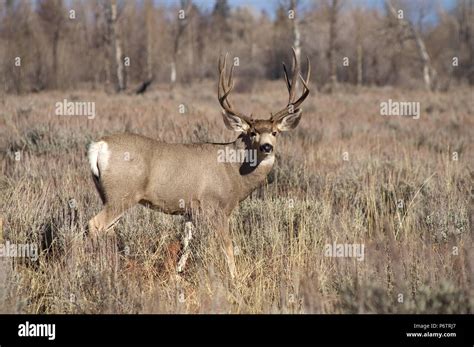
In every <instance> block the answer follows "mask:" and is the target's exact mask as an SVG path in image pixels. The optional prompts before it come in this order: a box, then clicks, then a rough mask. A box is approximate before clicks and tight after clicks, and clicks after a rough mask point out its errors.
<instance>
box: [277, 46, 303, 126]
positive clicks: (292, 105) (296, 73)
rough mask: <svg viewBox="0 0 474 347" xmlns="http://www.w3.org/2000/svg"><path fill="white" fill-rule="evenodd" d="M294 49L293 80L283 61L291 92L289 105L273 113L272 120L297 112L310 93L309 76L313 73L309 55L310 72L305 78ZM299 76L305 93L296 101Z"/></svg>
mask: <svg viewBox="0 0 474 347" xmlns="http://www.w3.org/2000/svg"><path fill="white" fill-rule="evenodd" d="M292 50H293V69H292V72H291V74H292V76H291V81H290V79H289V77H288V71H287V69H286V65H285V63H283V71H284V73H285V75H284V77H285V82H286V87H287V88H288V94H289V96H288V105H287V106H286V107H285V108H284V109H282V110H280V111H278V112H277V113H275V114H272V115H271V117H270V120H272V121H275V120H279V119H281V118H283V117H285V116H287V115H289V114H290V113H296V112H297V111H298V109H299V106H300V105H301V104H302V103H303V101H304V100H305V99H306V97H307V96H308V94H309V88H308V84H309V77H310V75H311V64H310V61H309V57H307V58H306V59H307V61H308V73H307V75H306V80H305V79H304V78H303V76H301V71H300V66H299V63H298V59H297V58H296V51H295V49H294V48H292ZM298 77H299V78H300V80H301V83H303V87H304V88H303V94H301V96H300V97H299V98H298V100H296V101H295V100H294V99H295V93H296V84H297V82H298Z"/></svg>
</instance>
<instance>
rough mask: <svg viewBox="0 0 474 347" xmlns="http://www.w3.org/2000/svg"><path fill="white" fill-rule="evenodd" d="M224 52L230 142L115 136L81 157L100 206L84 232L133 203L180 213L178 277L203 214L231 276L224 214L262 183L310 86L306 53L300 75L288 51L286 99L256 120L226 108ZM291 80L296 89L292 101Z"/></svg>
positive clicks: (222, 97)
mask: <svg viewBox="0 0 474 347" xmlns="http://www.w3.org/2000/svg"><path fill="white" fill-rule="evenodd" d="M227 55H228V54H225V56H224V58H222V55H221V56H220V57H219V61H218V72H219V78H218V87H217V95H218V101H219V104H220V106H221V108H222V117H223V121H224V125H225V126H226V127H227V129H229V130H232V131H234V132H237V133H238V136H237V138H236V140H235V141H232V142H228V143H188V144H179V143H178V144H177V143H165V142H159V141H157V140H154V139H151V138H148V137H144V136H141V135H138V134H132V133H120V134H113V135H109V136H104V137H102V138H101V139H100V140H98V141H97V142H92V143H91V144H90V146H89V149H88V159H89V164H90V168H91V171H92V178H93V181H94V183H95V186H96V189H97V191H98V193H99V196H100V198H101V200H102V203H103V209H102V210H101V211H100V212H99V213H98V214H97V215H96V216H94V217H93V218H92V219H91V220H90V221H89V223H88V231H89V233H91V234H92V235H99V234H101V233H104V232H107V231H110V230H112V229H113V227H114V226H115V225H116V223H117V222H118V221H119V219H120V218H121V216H122V215H123V214H124V213H125V211H127V210H128V209H130V208H131V207H133V206H135V205H138V204H140V205H143V206H146V207H149V208H152V209H154V210H158V211H161V212H163V213H166V214H172V215H183V216H185V233H184V238H183V241H182V243H183V248H182V251H181V252H180V255H179V261H178V262H177V268H176V271H177V272H178V274H179V273H181V272H183V271H184V267H185V264H186V260H187V258H188V257H189V254H190V249H189V245H190V242H191V240H192V237H193V231H194V230H195V229H194V228H195V225H196V222H197V217H196V216H197V215H200V216H207V217H208V218H206V221H207V222H208V223H209V227H210V230H213V232H216V233H217V236H218V239H219V240H220V241H219V242H220V245H221V247H222V250H223V252H224V256H225V259H226V263H227V266H228V270H229V272H230V276H231V278H232V279H234V278H235V277H236V275H237V271H236V265H235V259H234V247H233V241H232V238H231V235H230V230H229V218H230V215H231V213H232V211H233V210H234V209H235V208H236V206H237V205H238V204H239V203H240V202H241V201H243V200H245V199H246V198H247V197H248V196H249V195H250V194H251V193H252V192H253V191H254V190H255V189H257V188H258V187H259V186H261V185H262V184H263V183H264V182H265V181H266V178H267V176H268V175H269V173H270V171H271V170H272V168H273V166H274V163H275V150H276V144H277V137H278V135H279V134H280V133H282V132H286V131H289V130H292V129H294V128H295V127H296V126H297V125H298V124H299V122H300V120H301V116H302V109H301V104H302V103H303V101H304V100H305V99H306V98H307V96H308V94H309V91H310V89H309V79H310V74H311V65H310V60H309V58H308V57H307V73H306V77H305V78H303V76H302V74H301V71H300V67H299V62H298V59H297V56H296V52H295V49H294V48H293V56H292V58H293V63H292V71H291V73H290V75H291V76H290V75H289V74H288V70H287V67H286V65H285V63H283V72H284V79H285V83H286V87H287V89H288V94H289V96H288V103H287V105H286V106H285V107H284V108H282V109H281V110H279V111H278V112H276V113H270V117H269V118H263V119H262V118H254V117H253V116H252V114H250V115H246V114H243V113H241V112H238V111H237V110H236V109H235V108H234V107H233V105H232V103H231V101H230V98H229V95H230V93H231V91H232V89H233V87H234V81H233V70H234V66H235V65H234V64H231V67H230V72H229V74H228V75H227V70H228V68H227ZM298 81H301V84H302V88H301V89H302V92H301V95H299V97H298V98H297V95H296V90H297V88H296V87H297V84H298ZM239 152H240V153H242V152H243V153H244V155H243V156H240V158H239V160H218V158H219V156H220V155H221V154H222V153H239ZM252 154H254V155H253V156H252ZM237 157H238V156H236V158H237ZM229 158H232V156H230V157H229ZM251 158H253V160H250V159H251Z"/></svg>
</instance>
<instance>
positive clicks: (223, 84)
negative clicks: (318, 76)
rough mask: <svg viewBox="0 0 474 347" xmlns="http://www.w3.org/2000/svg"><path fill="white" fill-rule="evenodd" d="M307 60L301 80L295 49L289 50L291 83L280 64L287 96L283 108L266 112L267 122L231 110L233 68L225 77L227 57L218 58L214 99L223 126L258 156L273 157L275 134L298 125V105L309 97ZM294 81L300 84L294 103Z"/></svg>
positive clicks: (299, 111)
mask: <svg viewBox="0 0 474 347" xmlns="http://www.w3.org/2000/svg"><path fill="white" fill-rule="evenodd" d="M307 60H308V72H307V75H306V79H304V78H303V76H302V75H301V72H300V68H299V63H298V59H297V57H296V52H295V49H294V48H293V66H292V72H291V80H290V77H289V76H288V71H287V68H286V65H285V63H283V71H284V77H285V82H286V86H287V88H288V93H289V97H288V104H287V106H286V107H285V108H283V109H281V110H280V111H278V112H276V113H270V118H268V119H254V118H253V117H252V115H250V116H247V115H244V114H242V113H239V112H237V111H236V110H235V109H234V108H233V106H232V104H231V102H230V100H229V94H230V92H231V91H232V88H233V86H234V82H233V79H232V74H233V70H234V65H233V64H232V66H231V68H230V73H229V76H228V78H226V65H227V63H226V62H227V54H226V55H225V56H224V59H222V57H221V58H220V59H219V85H218V98H219V103H220V104H221V106H222V109H223V110H222V116H223V118H224V123H225V125H226V127H227V128H228V129H230V130H234V131H238V132H241V133H242V135H241V136H242V137H243V138H244V141H245V142H246V143H249V145H250V147H251V148H252V149H255V150H257V151H258V154H259V156H260V157H266V156H270V155H273V153H274V150H275V146H276V142H277V135H278V134H279V133H280V132H282V131H288V130H292V129H294V128H295V127H296V126H297V125H298V123H299V122H300V119H301V115H302V110H301V108H300V106H301V104H302V103H303V101H304V100H305V99H306V97H307V96H308V94H309V88H308V84H309V77H310V74H311V66H310V62H309V58H307ZM298 79H300V80H301V83H302V84H303V92H302V94H301V95H300V97H299V98H298V99H297V100H295V99H296V86H297V82H298Z"/></svg>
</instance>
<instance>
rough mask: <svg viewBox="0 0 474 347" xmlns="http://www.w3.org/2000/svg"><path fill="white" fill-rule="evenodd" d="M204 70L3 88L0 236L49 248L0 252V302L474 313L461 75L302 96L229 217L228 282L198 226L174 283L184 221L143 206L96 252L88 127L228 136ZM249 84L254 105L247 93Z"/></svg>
mask: <svg viewBox="0 0 474 347" xmlns="http://www.w3.org/2000/svg"><path fill="white" fill-rule="evenodd" d="M211 85H212V88H211ZM214 87H215V86H214V83H211V82H206V81H204V82H202V83H200V84H198V83H195V84H193V85H192V87H190V88H188V89H183V88H181V87H180V86H176V88H175V90H174V91H173V93H174V96H173V98H171V97H170V95H169V94H168V93H167V92H161V91H160V88H157V89H153V90H151V91H150V92H148V93H147V94H145V95H142V96H131V95H113V96H111V95H106V94H104V93H101V92H96V93H91V92H75V93H74V95H70V94H68V93H59V92H48V93H43V94H33V95H23V96H21V95H20V96H13V95H12V96H5V97H4V99H3V104H2V107H1V108H0V125H1V127H0V146H1V150H2V151H1V154H2V157H1V161H0V165H1V176H0V192H1V194H0V217H1V218H2V219H3V228H4V230H3V239H4V240H9V241H10V242H12V243H26V242H34V243H38V244H40V245H41V249H42V251H41V254H40V257H39V259H38V261H36V262H33V261H29V260H28V259H26V260H24V259H23V260H20V259H17V258H2V259H0V269H1V270H0V276H1V277H2V281H0V283H1V285H0V311H1V312H4V313H5V312H12V313H25V312H26V313H180V312H182V313H210V312H212V313H228V312H232V313H285V312H289V313H303V312H305V313H310V312H315V313H472V312H473V304H474V302H473V297H474V295H473V283H472V281H473V276H472V274H473V267H474V257H473V253H472V230H471V228H472V226H471V223H472V214H473V211H472V209H473V201H472V189H473V188H472V179H473V168H472V163H473V162H474V160H473V159H474V158H473V148H472V138H474V124H473V119H472V113H473V109H474V104H473V100H472V89H468V88H458V89H456V90H452V91H450V92H448V93H428V92H424V91H416V90H411V91H403V90H399V89H392V88H381V89H372V88H360V89H354V90H350V91H341V92H337V91H336V92H334V93H333V94H332V95H324V94H316V95H315V94H313V95H312V96H310V98H309V99H308V100H307V105H306V108H305V109H304V115H303V120H302V121H301V124H300V125H299V127H298V128H297V130H295V131H294V132H293V133H291V134H285V135H283V136H282V138H281V139H280V140H279V148H278V149H277V153H278V160H277V163H276V165H275V172H274V173H273V182H272V183H269V184H267V185H266V186H264V187H263V188H262V189H260V190H258V191H256V192H255V193H254V194H253V195H252V196H251V197H250V198H249V199H247V200H246V201H244V202H243V203H242V204H241V205H240V207H239V208H238V210H236V211H235V213H234V214H233V216H232V220H231V227H232V234H233V238H234V241H235V250H236V262H237V270H238V273H239V275H238V279H237V280H236V281H235V282H234V283H232V282H231V281H230V278H229V275H228V271H227V268H226V263H225V259H223V256H222V252H221V251H220V249H219V246H218V243H217V242H216V240H215V238H214V235H212V234H211V233H208V232H207V231H206V230H199V233H200V237H199V242H196V243H195V244H193V245H192V246H193V254H192V259H191V260H192V261H191V263H190V266H189V268H188V269H187V271H186V273H185V275H184V281H181V282H176V281H175V279H174V276H173V271H172V268H173V258H175V257H176V253H177V252H178V251H179V247H178V245H179V243H178V242H177V240H179V239H180V236H181V233H182V231H183V225H184V223H183V220H182V219H181V218H180V217H172V216H167V215H164V214H161V213H157V212H153V211H151V210H147V209H145V208H143V207H135V208H133V209H132V210H131V211H129V212H128V213H127V214H126V215H125V216H124V218H123V219H122V221H121V222H120V223H119V224H118V226H117V227H116V229H115V230H116V242H115V244H116V247H110V248H108V249H109V252H110V253H111V254H107V255H106V256H107V257H109V258H110V259H112V260H113V261H112V262H109V263H107V264H106V265H105V266H102V265H101V264H102V263H103V262H102V261H101V260H102V258H101V255H100V254H97V253H94V252H91V250H90V249H89V248H88V247H87V242H85V240H84V238H83V232H84V229H85V226H86V223H87V221H88V219H89V218H91V217H92V216H93V215H94V214H96V213H97V212H98V211H99V210H100V199H99V197H98V196H97V194H96V192H95V189H94V186H93V183H92V180H91V177H90V172H89V167H88V164H87V159H86V155H85V153H86V146H87V144H88V143H89V142H90V141H91V140H92V139H97V138H98V137H99V136H101V135H102V134H106V133H113V132H120V131H132V132H138V133H141V134H144V135H148V136H151V137H153V138H157V139H161V140H164V141H169V142H191V141H200V140H211V141H222V140H232V139H233V137H234V134H233V133H232V132H230V131H227V130H225V128H224V125H223V124H222V119H221V117H220V110H219V107H218V103H217V100H215V95H214V93H213V91H214V89H213V88H214ZM281 87H282V85H281V82H274V83H273V82H268V83H261V85H260V87H259V90H262V93H259V94H253V95H252V96H250V94H248V92H247V93H245V94H237V95H236V96H235V100H236V102H239V101H240V102H241V104H242V105H244V106H246V107H248V108H249V110H250V107H252V108H253V109H254V111H255V112H256V113H258V111H264V110H269V109H274V108H276V107H278V106H281V105H277V102H276V101H273V100H284V95H283V92H284V90H283V89H282V88H281ZM278 93H282V95H279V97H277V95H278ZM63 98H67V99H71V100H74V99H76V100H87V101H94V102H96V113H97V116H96V117H95V118H94V119H90V120H88V119H87V118H86V117H81V116H57V115H55V114H54V104H55V103H56V102H58V101H61V100H62V99H63ZM389 98H391V99H394V100H418V101H420V103H421V117H420V119H418V120H415V119H411V118H407V117H396V116H389V117H383V116H380V106H379V105H380V102H381V101H386V100H387V99H389ZM249 99H250V100H251V101H252V102H251V104H252V105H251V106H250V105H249V103H243V101H244V100H249ZM180 104H184V105H185V106H186V110H187V112H185V113H184V114H180V113H179V111H178V108H179V105H180ZM243 111H246V110H243ZM345 152H346V154H345ZM454 152H456V153H457V155H458V158H457V159H458V160H453V159H454V157H453V153H454ZM16 153H20V154H19V156H20V157H19V160H15V156H16V155H17V154H16ZM344 158H347V160H344ZM400 201H402V204H399V202H400ZM333 242H342V243H344V242H345V243H363V244H364V245H365V258H364V260H363V261H357V260H356V259H354V258H330V257H325V256H324V245H325V244H327V243H333ZM102 256H103V255H102ZM400 294H402V295H403V300H401V299H400V298H401V296H400Z"/></svg>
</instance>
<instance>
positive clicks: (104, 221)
mask: <svg viewBox="0 0 474 347" xmlns="http://www.w3.org/2000/svg"><path fill="white" fill-rule="evenodd" d="M124 210H125V209H123V210H117V209H112V208H110V207H108V206H106V207H104V208H103V209H102V211H100V212H99V213H98V214H97V215H96V216H95V217H94V218H92V219H91V220H90V221H89V232H90V233H91V235H92V236H93V237H96V236H97V234H98V233H100V232H106V231H109V230H111V229H112V228H113V227H114V226H115V224H117V222H118V221H119V219H120V217H121V216H122V214H123V212H124Z"/></svg>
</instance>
